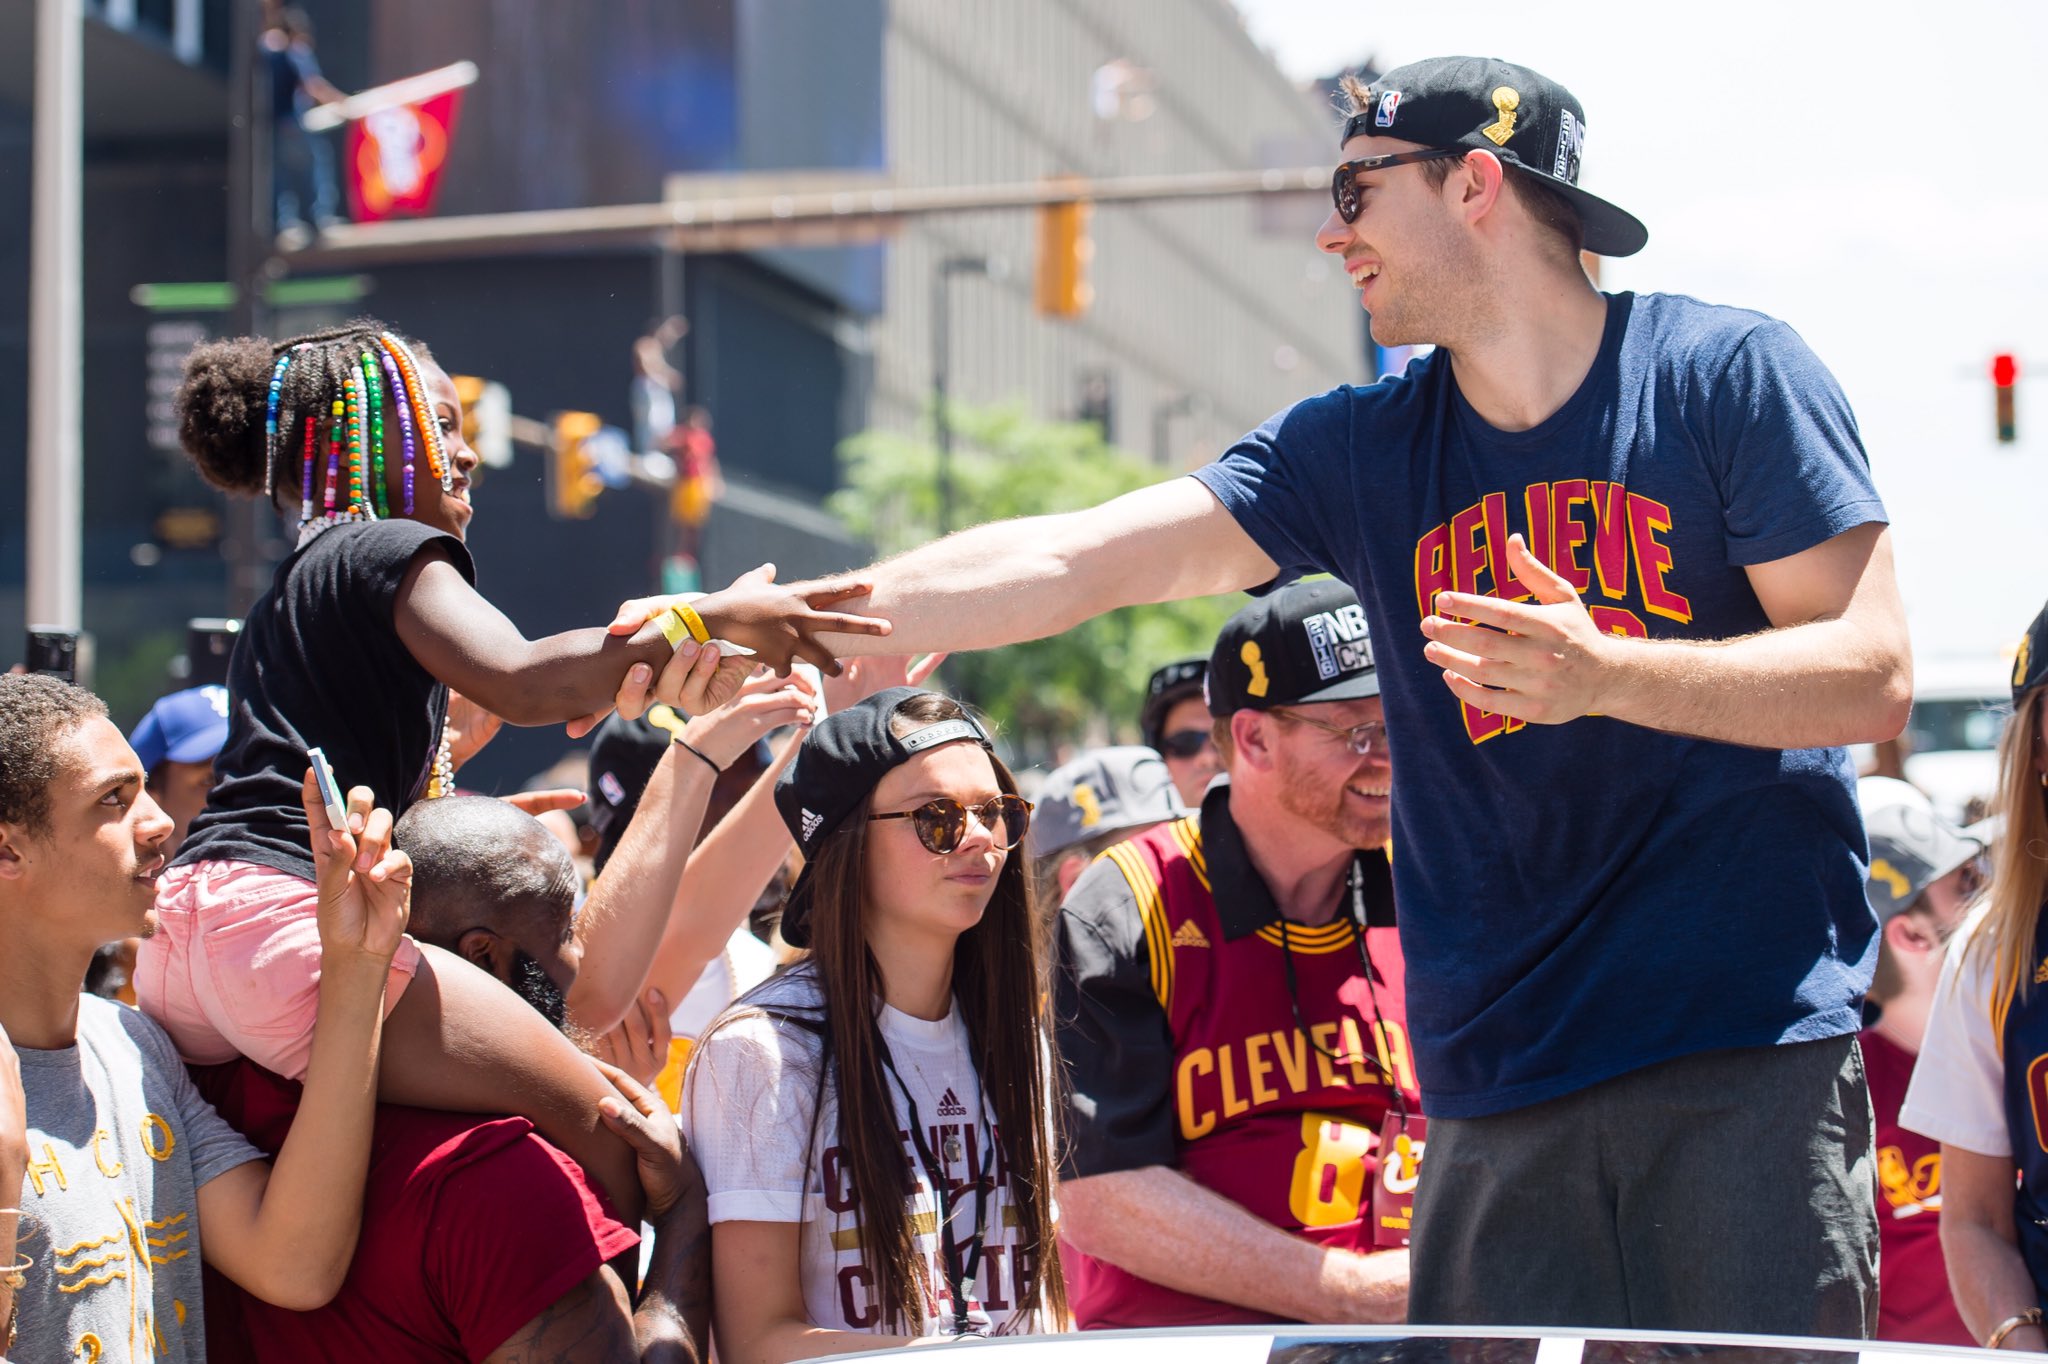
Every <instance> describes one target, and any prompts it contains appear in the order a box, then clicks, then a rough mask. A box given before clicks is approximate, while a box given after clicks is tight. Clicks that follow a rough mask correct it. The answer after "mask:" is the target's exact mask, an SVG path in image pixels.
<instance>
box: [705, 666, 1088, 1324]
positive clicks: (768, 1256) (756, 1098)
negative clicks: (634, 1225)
mask: <svg viewBox="0 0 2048 1364" xmlns="http://www.w3.org/2000/svg"><path fill="white" fill-rule="evenodd" d="M776 805H777V807H778V808H779V809H780V810H781V812H782V816H783V819H784V821H785V822H786V823H787V824H788V826H789V829H790V832H791V833H792V834H793V835H794V836H795V838H796V840H797V845H798V848H799V850H800V851H801V852H802V853H803V855H804V857H805V859H806V862H805V867H804V870H803V872H802V874H801V875H800V876H799V877H798V879H797V883H796V886H795V888H794V889H793V890H792V891H791V893H790V899H789V904H788V907H787V908H786V909H785V910H784V912H783V920H782V932H783V936H784V937H785V938H787V939H788V940H789V941H790V942H791V943H792V944H793V945H795V946H798V947H805V948H808V949H809V950H810V953H811V955H810V957H809V959H808V960H806V961H805V962H803V963H802V964H800V965H799V966H797V967H795V968H794V969H793V970H791V971H789V972H788V973H787V974H785V975H783V976H781V977H778V978H777V979H775V980H772V981H770V982H768V983H767V984H766V985H763V986H761V987H759V988H758V989H756V990H754V991H753V992H751V993H750V994H748V995H747V996H746V997H745V998H743V999H741V1000H740V1001H739V1003H738V1004H736V1005H735V1006H734V1007H733V1009H732V1010H730V1011H728V1012H727V1013H726V1014H725V1015H724V1016H723V1017H722V1018H721V1019H720V1020H719V1021H718V1022H717V1023H714V1024H713V1025H712V1027H711V1029H710V1031H709V1032H708V1033H707V1034H706V1036H705V1038H704V1040H703V1041H702V1042H701V1043H700V1044H699V1046H698V1048H697V1051H696V1053H695V1054H694V1055H693V1057H692V1060H691V1065H690V1071H689V1074H688V1076H687V1078H686V1080H685V1085H684V1095H683V1122H684V1126H685V1129H686V1130H687V1132H688V1133H689V1136H690V1141H691V1145H692V1147H693V1149H694V1151H695V1153H696V1155H697V1158H698V1161H699V1162H700V1164H702V1166H703V1168H704V1173H705V1181H706V1187H707V1189H708V1191H709V1193H710V1211H711V1220H712V1223H713V1226H712V1241H711V1246H712V1264H713V1284H714V1286H715V1289H714V1292H715V1297H714V1314H715V1315H714V1320H715V1329H716V1332H717V1339H718V1352H719V1355H720V1357H721V1358H722V1359H724V1360H725V1361H726V1362H727V1364H778V1362H779V1361H783V1360H791V1359H806V1358H811V1357H814V1356H818V1355H828V1354H844V1353H848V1352H850V1351H856V1350H872V1349H880V1348H883V1347H885V1346H888V1345H892V1344H893V1345H900V1344H906V1343H909V1342H911V1341H913V1340H917V1339H920V1338H933V1339H938V1338H950V1337H956V1336H963V1335H1009V1334H1017V1333H1022V1332H1032V1331H1044V1330H1054V1329H1058V1325H1059V1323H1061V1322H1062V1321H1064V1319H1065V1316H1066V1303H1065V1296H1064V1291H1063V1288H1062V1286H1061V1277H1060V1268H1059V1255H1058V1249H1057V1243H1056V1240H1055V1236H1054V1231H1053V1180H1054V1178H1055V1172H1056V1169H1057V1165H1056V1161H1055V1157H1054V1154H1053V1138H1052V1132H1051V1123H1050V1114H1051V1101H1050V1097H1049V1094H1048V1089H1049V1088H1050V1085H1051V1077H1050V1073H1049V1066H1048V1062H1047V1058H1048V1056H1049V1054H1050V1053H1049V1045H1048V1025H1047V1016H1046V991H1045V985H1044V980H1043V974H1042V970H1041V963H1040V960H1039V956H1038V954H1037V952H1036V951H1035V950H1034V947H1033V944H1034V943H1035V941H1036V940H1037V937H1036V934H1034V933H1033V931H1032V910H1031V903H1030V893H1029V889H1028V884H1029V882H1028V877H1027V871H1028V869H1027V868H1026V866H1025V865H1024V858H1023V856H1022V855H1021V853H1019V854H1016V855H1012V854H1013V853H1014V852H1015V850H1016V849H1017V847H1018V845H1019V844H1020V843H1022V841H1023V839H1024V834H1025V830H1026V829H1027V827H1028V826H1029V823H1030V815H1031V806H1030V804H1029V803H1028V802H1026V801H1025V800H1024V799H1022V798H1021V797H1020V796H1018V794H1017V786H1016V782H1015V781H1014V780H1013V779H1012V777H1011V775H1010V773H1009V771H1008V769H1007V768H1005V767H1004V766H1003V764H1002V762H1001V761H1000V760H999V759H998V758H997V757H996V756H995V752H994V749H993V747H992V746H991V744H990V742H989V739H988V735H987V733H986V732H985V731H984V730H983V729H982V728H981V726H980V725H979V724H978V723H976V722H975V720H974V719H973V718H972V717H970V716H969V715H968V714H967V712H966V711H965V710H963V709H962V708H961V706H960V704H959V703H958V702H956V701H953V700H951V699H950V698H948V697H944V696H940V695H937V694H935V693H932V692H925V691H919V690H916V689H914V688H910V687H893V688H890V689H889V690H887V691H884V692H880V693H878V694H876V695H875V696H872V697H870V698H868V699H867V700H865V701H863V702H860V703H859V704H858V705H855V706H851V707H849V708H848V709H846V710H844V711H841V712H839V713H837V714H834V715H832V716H830V717H828V718H827V719H825V720H824V721H823V722H821V723H819V724H818V725H816V726H815V727H814V728H813V729H812V732H811V733H810V734H809V735H808V736H807V737H806V738H805V739H804V742H803V746H802V748H801V749H800V750H799V751H798V753H797V757H796V761H795V762H794V763H793V764H791V766H790V768H789V770H788V771H787V772H786V773H785V774H784V775H783V777H782V779H781V782H780V783H779V784H778V786H777V789H776Z"/></svg>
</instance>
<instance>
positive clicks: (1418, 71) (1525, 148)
mask: <svg viewBox="0 0 2048 1364" xmlns="http://www.w3.org/2000/svg"><path fill="white" fill-rule="evenodd" d="M1370 95H1371V98H1370V100H1369V101H1368V102H1367V104H1366V107H1365V108H1364V109H1363V110H1361V111H1360V112H1358V113H1355V114H1353V115H1351V117H1350V118H1348V119H1346V120H1345V121H1344V137H1343V139H1342V140H1343V141H1344V142H1349V141H1350V140H1351V139H1352V138H1354V137H1392V138H1399V139H1400V140H1401V141H1403V142H1417V143H1420V144H1421V145H1423V146H1425V147H1462V148H1465V149H1466V150H1468V151H1488V152H1492V153H1493V154H1494V155H1495V156H1497V157H1499V158H1500V162H1501V164H1502V165H1503V166H1506V167H1508V168H1510V169H1511V170H1514V171H1517V172H1520V173H1521V174H1523V175H1529V176H1534V177H1535V178H1536V179H1538V180H1540V181H1542V182H1543V184H1544V185H1545V186H1546V187H1548V188H1550V189H1553V190H1556V191H1557V192H1558V193H1559V194H1561V195H1563V196H1564V198H1565V199H1566V200H1567V201H1569V202H1570V204H1571V206H1572V207H1573V208H1574V209H1576V210H1578V214H1579V222H1580V223H1581V224H1582V225H1583V226H1584V228H1585V231H1586V249H1587V250H1588V251H1591V252H1593V253H1594V254H1595V255H1600V256H1632V255H1634V254H1635V253H1636V252H1638V251H1640V250H1642V249H1643V247H1644V246H1645V245H1646V244H1647V243H1648V242H1649V240H1650V230H1649V229H1648V228H1646V227H1644V226H1643V224H1642V223H1641V221H1639V220H1638V219H1637V218H1636V217H1635V216H1634V215H1633V214H1630V213H1625V212H1623V211H1622V210H1621V209H1619V208H1616V207H1615V206H1614V205H1613V204H1610V203H1608V202H1607V201H1606V200H1605V199H1602V198H1600V197H1599V196H1598V195H1594V194H1588V193H1587V192H1586V191H1585V190H1582V189H1580V188H1579V163H1580V159H1581V158H1582V157H1583V156H1584V154H1585V149H1586V111H1585V110H1584V109H1583V108H1582V107H1580V105H1579V102H1578V100H1577V99H1575V98H1574V97H1573V95H1572V92H1571V91H1569V90H1567V89H1565V88H1564V87H1563V86H1562V85H1559V84H1558V83H1557V82H1556V81H1553V80H1550V79H1549V78H1548V77H1545V76H1543V75H1540V74H1538V73H1537V72H1534V71H1531V70H1530V69H1529V68H1528V67H1526V66H1516V65H1515V64H1514V63H1512V62H1504V61H1501V60H1500V59H1499V58H1497V57H1432V58H1430V59H1429V60H1427V61H1420V62H1410V63H1409V64H1408V65H1406V66H1397V67H1395V68H1394V69H1393V70H1392V71H1389V72H1387V74H1386V75H1384V76H1381V77H1380V78H1379V79H1377V80H1375V81H1374V82H1373V83H1372V86H1371V88H1370Z"/></svg>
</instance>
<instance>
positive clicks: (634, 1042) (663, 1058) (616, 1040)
mask: <svg viewBox="0 0 2048 1364" xmlns="http://www.w3.org/2000/svg"><path fill="white" fill-rule="evenodd" d="M669 1012H670V1010H669V1007H668V996H667V995H664V994H663V993H662V992H661V991H660V990H656V989H649V990H648V991H647V993H645V994H643V995H642V996H640V998H638V999H636V1000H634V1001H633V1003H632V1005H631V1006H630V1007H628V1008H627V1010H626V1016H625V1017H624V1018H622V1019H620V1020H619V1026H618V1027H616V1028H613V1029H612V1030H611V1031H610V1032H608V1033H606V1034H605V1035H604V1036H603V1037H599V1038H596V1039H594V1040H592V1041H591V1043H590V1044H589V1045H588V1046H587V1047H586V1048H585V1050H586V1051H588V1052H589V1053H590V1054H591V1055H592V1056H594V1057H596V1058H597V1059H598V1060H600V1061H604V1062H607V1063H609V1064H610V1065H613V1066H616V1067H617V1068H618V1069H620V1070H623V1071H624V1072H626V1074H628V1075H630V1076H632V1077H633V1078H634V1079H635V1080H638V1081H639V1082H640V1083H641V1084H643V1085H651V1084H653V1083H654V1078H655V1077H656V1076H657V1075H659V1074H661V1072H662V1070H663V1068H664V1067H666V1066H667V1065H668V1053H669V1044H670V1043H671V1042H673V1041H675V1032H674V1030H673V1029H671V1028H670V1027H669V1022H668V1016H669Z"/></svg>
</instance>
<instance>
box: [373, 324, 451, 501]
mask: <svg viewBox="0 0 2048 1364" xmlns="http://www.w3.org/2000/svg"><path fill="white" fill-rule="evenodd" d="M378 340H380V341H382V342H383V343H384V348H385V349H386V350H388V351H390V352H391V354H392V357H393V358H394V359H396V360H397V361H398V368H399V370H400V371H401V372H402V373H403V374H404V375H405V387H406V396H407V397H408V398H409V399H410V400H411V403H412V408H413V418H414V420H415V421H416V422H417V423H418V425H419V433H420V444H421V445H422V446H423V447H425V449H426V453H427V472H428V473H431V474H432V475H433V476H434V477H435V478H438V479H440V480H441V487H442V488H443V489H447V488H451V487H453V486H454V485H455V471H454V469H453V468H452V467H451V466H450V465H449V462H448V452H447V451H446V450H444V449H443V448H442V446H441V426H440V423H438V422H436V421H435V420H434V412H433V409H432V408H431V407H430V406H429V405H428V403H427V385H426V381H425V380H423V379H421V378H420V367H419V362H418V361H417V360H415V359H413V355H412V351H411V350H409V349H408V348H407V347H406V344H405V342H403V341H401V340H399V339H398V338H397V337H395V336H393V335H392V334H391V333H390V332H385V333H384V334H383V335H382V336H380V337H379V338H378Z"/></svg>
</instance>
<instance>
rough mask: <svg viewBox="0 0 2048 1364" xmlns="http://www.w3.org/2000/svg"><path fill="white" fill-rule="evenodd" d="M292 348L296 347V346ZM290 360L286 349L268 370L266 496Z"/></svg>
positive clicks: (270, 485) (271, 481) (271, 480)
mask: <svg viewBox="0 0 2048 1364" xmlns="http://www.w3.org/2000/svg"><path fill="white" fill-rule="evenodd" d="M292 349H293V350H296V349H298V348H297V347H296V346H295V347H293V348H292ZM291 362H292V352H291V351H289V350H288V351H286V352H285V353H284V354H283V355H280V356H278V357H277V365H276V366H275V367H274V368H273V369H272V370H271V371H270V402H269V405H268V410H267V411H266V412H265V414H264V418H263V496H264V497H265V498H268V497H269V496H270V495H271V492H272V490H273V488H274V486H275V483H274V480H275V479H276V476H277V454H278V450H277V400H278V395H279V394H281V393H282V392H283V391H284V371H285V367H286V366H288V365H290V364H291Z"/></svg>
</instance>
